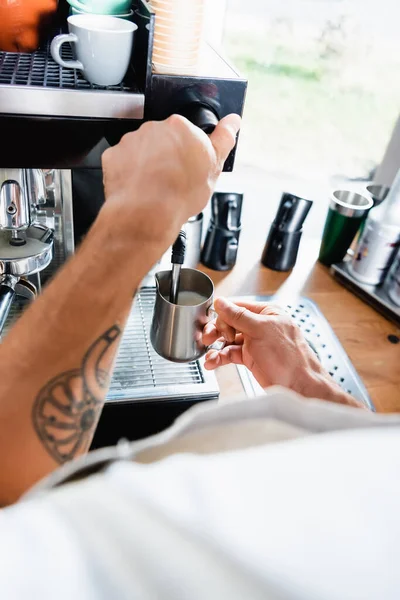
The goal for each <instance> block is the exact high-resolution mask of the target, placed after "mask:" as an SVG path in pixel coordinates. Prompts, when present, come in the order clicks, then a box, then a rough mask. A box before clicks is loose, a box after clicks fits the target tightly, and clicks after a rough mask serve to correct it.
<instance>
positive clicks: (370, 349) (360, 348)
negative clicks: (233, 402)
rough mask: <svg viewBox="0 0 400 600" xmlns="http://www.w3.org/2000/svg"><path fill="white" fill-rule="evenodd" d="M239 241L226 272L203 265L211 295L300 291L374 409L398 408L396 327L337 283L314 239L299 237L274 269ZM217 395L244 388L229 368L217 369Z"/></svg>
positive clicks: (399, 375)
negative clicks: (292, 260) (288, 266)
mask: <svg viewBox="0 0 400 600" xmlns="http://www.w3.org/2000/svg"><path fill="white" fill-rule="evenodd" d="M247 242H248V243H246V244H241V245H240V251H239V257H238V262H237V264H236V266H235V268H234V269H233V270H232V271H231V272H228V273H222V272H216V271H211V270H209V269H205V268H203V270H204V272H206V273H207V274H208V275H209V276H210V277H211V279H212V280H213V281H214V284H215V286H216V295H225V296H243V295H253V294H263V295H270V294H277V298H278V299H282V300H283V299H289V298H290V299H291V300H293V298H296V296H297V295H303V296H307V297H309V298H311V299H312V300H314V301H315V302H316V303H317V304H318V306H319V308H320V309H321V311H322V313H323V314H324V315H325V317H326V318H327V319H328V321H329V322H330V324H331V326H332V328H333V329H334V331H335V333H336V335H337V337H338V338H339V340H340V342H341V344H342V345H343V347H344V349H345V350H346V352H347V354H348V355H349V357H350V359H351V361H352V362H353V364H354V366H355V368H356V369H357V371H358V373H359V375H360V376H361V378H362V379H363V381H364V384H365V386H366V387H367V389H368V392H369V394H370V396H371V398H372V401H373V403H374V404H375V407H376V409H377V411H379V412H400V344H397V345H395V344H392V343H391V342H389V340H388V335H390V334H395V335H397V336H399V337H400V329H399V328H398V327H396V325H394V324H393V323H391V322H389V321H387V320H386V319H385V318H384V317H382V316H381V315H379V314H378V313H377V312H376V311H375V310H373V309H372V308H370V307H369V306H368V305H367V304H365V303H364V302H362V301H361V300H360V299H358V298H357V297H356V296H354V295H353V294H351V293H350V292H349V291H347V290H346V289H345V288H344V287H342V286H341V285H340V284H339V283H337V282H336V281H335V280H334V279H333V277H332V276H331V275H330V272H329V269H327V268H326V267H324V266H322V265H321V264H319V263H318V262H316V257H317V254H318V246H319V243H318V241H316V240H312V239H309V240H306V239H304V240H303V241H302V245H301V250H300V253H299V258H298V261H297V264H296V267H295V268H294V269H293V271H292V272H291V273H278V272H276V271H271V270H269V269H266V268H265V267H263V266H262V265H261V264H260V262H259V257H260V256H261V250H260V247H259V244H258V245H256V246H254V245H253V244H252V243H251V241H250V240H247ZM217 377H218V381H219V384H220V388H221V398H227V397H228V396H234V395H237V394H240V393H243V389H242V386H241V382H240V379H239V377H238V375H237V372H236V369H235V368H234V367H232V368H231V367H230V366H229V367H224V368H221V369H218V370H217Z"/></svg>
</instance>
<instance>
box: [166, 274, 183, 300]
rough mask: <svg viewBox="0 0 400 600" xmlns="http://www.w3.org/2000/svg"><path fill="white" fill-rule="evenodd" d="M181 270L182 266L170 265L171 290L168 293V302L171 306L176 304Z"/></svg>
mask: <svg viewBox="0 0 400 600" xmlns="http://www.w3.org/2000/svg"><path fill="white" fill-rule="evenodd" d="M181 268H182V265H179V264H178V265H176V264H175V265H172V271H171V288H170V293H169V301H170V302H171V303H172V304H176V303H177V302H178V294H179V283H180V279H181Z"/></svg>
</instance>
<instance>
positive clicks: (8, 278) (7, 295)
mask: <svg viewBox="0 0 400 600" xmlns="http://www.w3.org/2000/svg"><path fill="white" fill-rule="evenodd" d="M17 283H18V278H17V277H13V276H12V275H3V277H1V278H0V336H1V332H2V331H3V327H4V325H5V323H6V320H7V317H8V313H9V312H10V309H11V305H12V303H13V300H14V297H15V287H16V285H17Z"/></svg>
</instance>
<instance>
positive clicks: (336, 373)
mask: <svg viewBox="0 0 400 600" xmlns="http://www.w3.org/2000/svg"><path fill="white" fill-rule="evenodd" d="M246 300H249V301H256V302H271V301H272V302H275V303H276V304H281V303H280V302H278V301H277V300H276V299H275V298H273V297H271V296H252V297H246ZM282 306H283V308H285V310H286V311H287V313H288V314H289V315H290V316H291V317H292V319H293V320H294V321H295V322H296V324H297V325H298V326H299V327H300V329H301V330H302V331H303V333H304V335H305V337H306V339H307V341H308V342H309V344H310V346H311V347H312V348H313V349H314V350H315V352H316V353H317V355H318V357H319V359H320V361H321V364H322V365H323V367H325V369H326V370H327V371H328V372H329V374H330V375H331V377H332V378H333V379H334V380H335V381H336V383H338V384H339V385H340V386H341V387H342V388H343V389H344V390H345V391H346V392H348V393H349V394H351V395H352V396H354V398H357V400H360V401H361V402H363V403H364V404H365V405H366V406H368V407H369V408H373V405H372V402H371V399H370V397H369V395H368V392H367V390H366V388H365V386H364V384H363V382H362V381H361V379H360V377H359V375H358V373H357V371H356V370H355V368H354V367H353V365H352V363H351V361H350V359H349V357H348V356H347V354H346V352H345V351H344V349H343V347H342V345H341V344H340V342H339V340H338V339H337V337H336V335H335V334H334V332H333V330H332V327H331V326H330V325H329V323H328V321H327V320H326V319H325V317H324V316H323V314H322V313H321V311H320V310H319V308H318V307H317V305H316V304H315V303H314V302H313V301H312V300H309V299H308V298H299V299H298V301H296V302H294V303H293V304H292V303H290V304H286V306H285V305H282ZM238 371H239V375H240V378H241V380H242V383H243V387H244V389H245V391H246V393H247V395H248V396H258V395H261V394H263V390H262V388H261V387H260V386H259V385H258V383H257V381H256V380H255V379H254V377H253V376H252V375H251V373H250V372H249V371H248V370H247V369H246V367H242V366H239V367H238Z"/></svg>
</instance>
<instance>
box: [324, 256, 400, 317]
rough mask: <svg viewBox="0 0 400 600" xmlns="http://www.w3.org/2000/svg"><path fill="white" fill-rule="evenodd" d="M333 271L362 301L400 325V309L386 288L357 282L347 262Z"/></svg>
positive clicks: (335, 267) (333, 267)
mask: <svg viewBox="0 0 400 600" xmlns="http://www.w3.org/2000/svg"><path fill="white" fill-rule="evenodd" d="M331 271H332V273H333V275H334V276H335V277H336V278H337V279H338V280H339V281H340V283H342V284H343V285H345V286H346V287H348V288H349V289H350V290H351V291H352V292H354V293H355V294H356V295H357V296H359V297H360V298H362V300H365V302H367V303H368V304H371V306H373V307H374V308H376V309H377V310H378V311H379V312H381V313H383V314H384V315H385V317H387V318H388V319H390V320H391V321H394V322H395V323H397V324H400V307H399V306H396V305H395V304H394V303H393V302H392V301H391V300H390V298H389V296H388V293H387V289H386V287H385V286H372V285H367V284H364V283H361V282H360V281H357V280H356V279H355V278H354V277H353V276H352V275H351V273H350V271H349V268H348V263H347V261H346V262H341V263H339V264H337V265H332V267H331Z"/></svg>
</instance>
